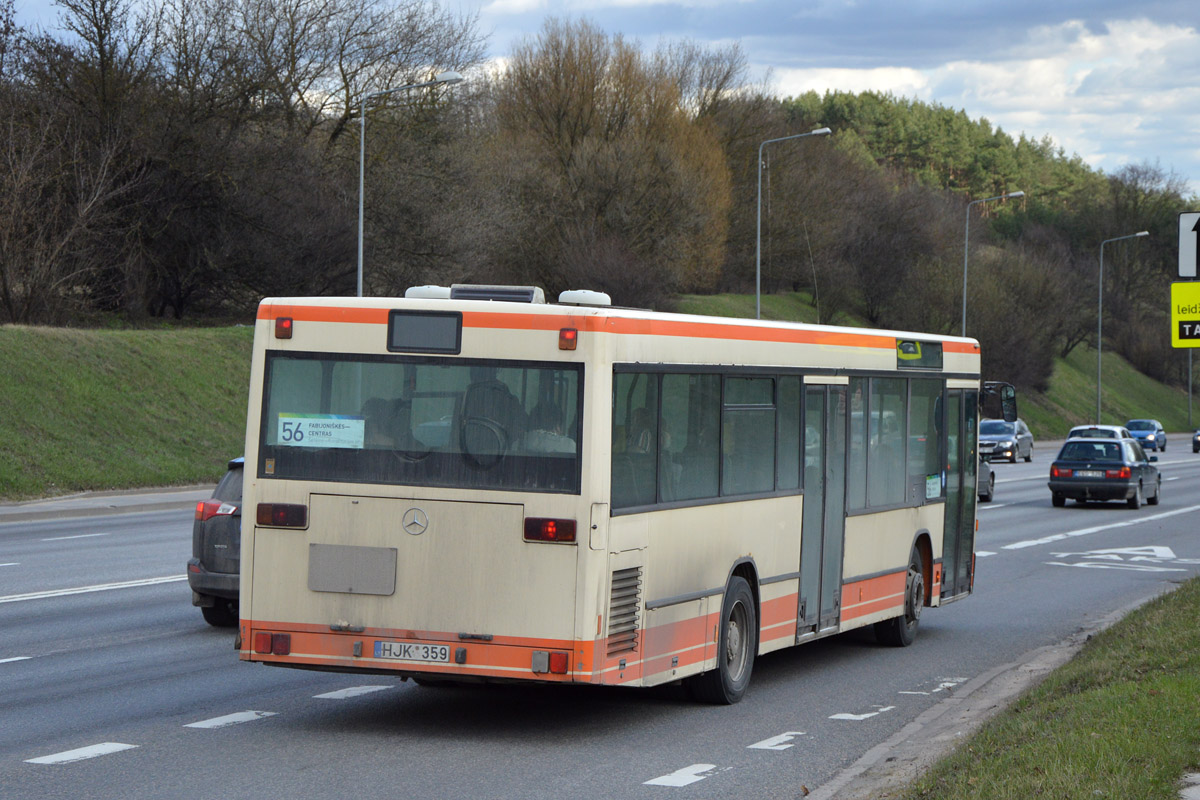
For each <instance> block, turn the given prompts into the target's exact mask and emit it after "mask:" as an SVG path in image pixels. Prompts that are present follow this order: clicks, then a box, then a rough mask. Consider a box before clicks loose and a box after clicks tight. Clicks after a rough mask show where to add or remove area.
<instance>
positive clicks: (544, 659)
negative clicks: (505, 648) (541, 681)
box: [530, 650, 571, 675]
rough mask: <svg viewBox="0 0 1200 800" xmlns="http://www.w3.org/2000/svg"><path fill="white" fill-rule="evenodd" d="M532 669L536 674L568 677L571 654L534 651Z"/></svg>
mask: <svg viewBox="0 0 1200 800" xmlns="http://www.w3.org/2000/svg"><path fill="white" fill-rule="evenodd" d="M531 661H532V663H531V664H530V668H531V669H532V670H533V672H535V673H543V674H544V673H550V674H551V675H566V674H567V669H568V668H569V667H570V665H571V659H570V654H569V653H565V652H563V651H561V650H559V651H554V650H550V651H546V650H534V651H533V657H532V659H531Z"/></svg>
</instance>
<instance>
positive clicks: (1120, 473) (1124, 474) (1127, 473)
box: [1104, 467, 1133, 480]
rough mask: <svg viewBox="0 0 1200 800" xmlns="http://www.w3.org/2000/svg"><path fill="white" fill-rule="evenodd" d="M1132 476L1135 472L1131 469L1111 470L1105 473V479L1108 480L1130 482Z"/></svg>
mask: <svg viewBox="0 0 1200 800" xmlns="http://www.w3.org/2000/svg"><path fill="white" fill-rule="evenodd" d="M1132 475H1133V470H1131V469H1130V468H1129V467H1121V468H1120V469H1109V470H1105V471H1104V477H1106V478H1120V479H1122V480H1129V478H1130V477H1132Z"/></svg>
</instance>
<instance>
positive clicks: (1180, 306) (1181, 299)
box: [1171, 281, 1200, 347]
mask: <svg viewBox="0 0 1200 800" xmlns="http://www.w3.org/2000/svg"><path fill="white" fill-rule="evenodd" d="M1171 346H1172V347H1200V281H1195V282H1180V283H1172V284H1171Z"/></svg>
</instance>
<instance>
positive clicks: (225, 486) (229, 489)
mask: <svg viewBox="0 0 1200 800" xmlns="http://www.w3.org/2000/svg"><path fill="white" fill-rule="evenodd" d="M213 499H215V500H228V501H230V502H233V503H240V502H241V501H242V468H241V467H235V468H234V469H231V470H229V471H228V472H226V473H225V477H223V478H221V482H220V483H218V484H217V488H216V489H215V490H214V491H213Z"/></svg>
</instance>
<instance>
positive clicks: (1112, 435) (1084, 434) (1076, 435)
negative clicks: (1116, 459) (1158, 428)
mask: <svg viewBox="0 0 1200 800" xmlns="http://www.w3.org/2000/svg"><path fill="white" fill-rule="evenodd" d="M1067 438H1068V439H1132V438H1133V434H1132V433H1130V432H1129V429H1128V428H1126V427H1125V426H1124V425H1076V426H1075V427H1074V428H1071V430H1070V431H1068V432H1067Z"/></svg>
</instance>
